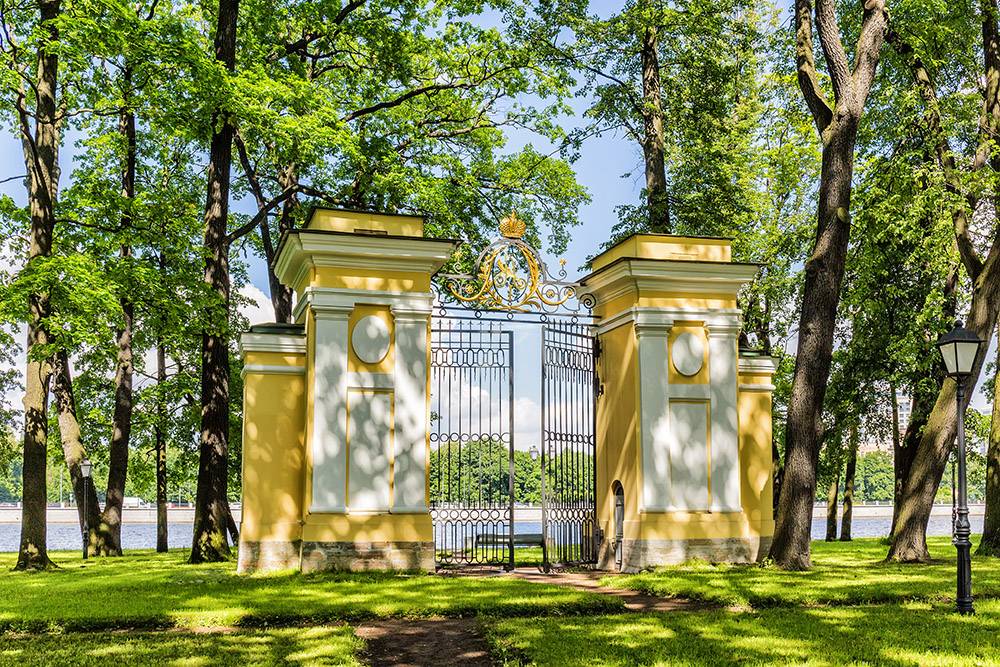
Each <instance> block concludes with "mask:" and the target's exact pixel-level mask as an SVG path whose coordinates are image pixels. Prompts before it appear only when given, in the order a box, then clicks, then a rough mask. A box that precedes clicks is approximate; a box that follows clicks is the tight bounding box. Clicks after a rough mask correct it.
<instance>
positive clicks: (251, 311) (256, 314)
mask: <svg viewBox="0 0 1000 667" xmlns="http://www.w3.org/2000/svg"><path fill="white" fill-rule="evenodd" d="M239 293H240V295H241V296H243V297H245V298H247V299H250V300H251V301H252V302H253V303H247V304H241V305H240V308H239V312H240V314H241V315H243V316H244V317H245V318H247V320H249V322H250V324H251V325H254V324H263V323H264V322H273V321H274V309H273V308H272V307H271V298H270V297H269V296H268V295H266V294H264V292H263V291H261V290H260V289H259V288H258V287H257V286H256V285H252V284H248V285H244V286H243V287H241V288H240V290H239Z"/></svg>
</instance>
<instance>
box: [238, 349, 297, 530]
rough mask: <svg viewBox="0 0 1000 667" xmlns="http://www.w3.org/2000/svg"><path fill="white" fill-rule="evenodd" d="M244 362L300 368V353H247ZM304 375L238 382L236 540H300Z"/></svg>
mask: <svg viewBox="0 0 1000 667" xmlns="http://www.w3.org/2000/svg"><path fill="white" fill-rule="evenodd" d="M246 363H247V364H267V365H287V366H300V367H301V366H303V365H304V363H305V360H304V358H303V357H302V355H283V354H277V353H249V354H248V355H247V358H246ZM305 393H306V386H305V375H304V374H303V375H293V374H263V373H256V372H248V373H247V374H246V377H245V379H244V383H243V401H244V414H245V418H244V420H243V485H244V487H245V488H248V489H254V490H256V491H257V492H254V493H245V494H244V496H243V516H242V520H241V530H240V533H241V537H242V539H244V540H247V541H251V542H256V541H268V540H276V541H290V540H297V539H299V538H300V536H301V534H300V531H301V526H300V524H299V520H300V519H301V517H302V508H303V496H302V475H303V474H304V471H305V437H304V436H305V405H306V404H305Z"/></svg>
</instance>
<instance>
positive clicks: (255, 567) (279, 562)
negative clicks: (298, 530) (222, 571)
mask: <svg viewBox="0 0 1000 667" xmlns="http://www.w3.org/2000/svg"><path fill="white" fill-rule="evenodd" d="M301 546H302V542H301V541H300V540H295V541H292V542H244V541H243V540H240V552H239V564H238V565H237V571H238V572H239V573H241V574H250V573H252V572H274V571H275V570H296V569H298V567H299V555H300V549H301Z"/></svg>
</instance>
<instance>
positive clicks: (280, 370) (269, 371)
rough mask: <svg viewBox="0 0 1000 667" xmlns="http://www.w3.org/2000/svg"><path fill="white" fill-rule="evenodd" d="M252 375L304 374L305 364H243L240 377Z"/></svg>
mask: <svg viewBox="0 0 1000 667" xmlns="http://www.w3.org/2000/svg"><path fill="white" fill-rule="evenodd" d="M251 373H253V374H254V375H305V374H306V367H305V366H279V365H277V364H244V365H243V370H242V371H241V375H242V377H246V376H247V375H249V374H251Z"/></svg>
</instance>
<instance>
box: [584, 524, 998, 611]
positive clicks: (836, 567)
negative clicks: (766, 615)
mask: <svg viewBox="0 0 1000 667" xmlns="http://www.w3.org/2000/svg"><path fill="white" fill-rule="evenodd" d="M928 543H929V546H930V551H931V556H932V558H933V559H934V561H933V562H932V563H929V564H906V565H902V564H899V563H883V562H882V559H884V558H885V554H886V551H887V550H888V547H887V546H886V545H885V544H883V543H882V542H881V541H880V540H877V539H857V540H854V541H853V542H813V545H812V562H813V568H812V569H811V570H809V571H808V572H785V571H783V570H779V569H778V568H775V567H773V566H759V565H712V564H709V563H703V562H693V563H689V564H687V565H682V566H677V567H665V568H659V569H657V570H653V571H651V572H642V573H639V574H635V575H626V576H609V577H606V578H605V579H604V580H603V583H604V584H605V585H608V586H616V587H620V588H629V589H633V590H639V591H642V592H644V593H649V594H652V595H660V596H664V597H687V598H693V599H697V600H707V601H710V602H716V603H719V604H722V605H735V606H745V607H754V608H766V607H772V606H776V605H824V604H869V603H877V602H902V601H910V600H914V601H928V602H937V601H946V600H954V598H955V547H953V546H952V544H951V540H950V538H947V537H937V538H930V539H929V540H928ZM973 550H975V547H973ZM972 588H973V594H974V595H976V596H979V597H983V596H985V597H1000V559H996V558H978V557H976V556H973V558H972Z"/></svg>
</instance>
